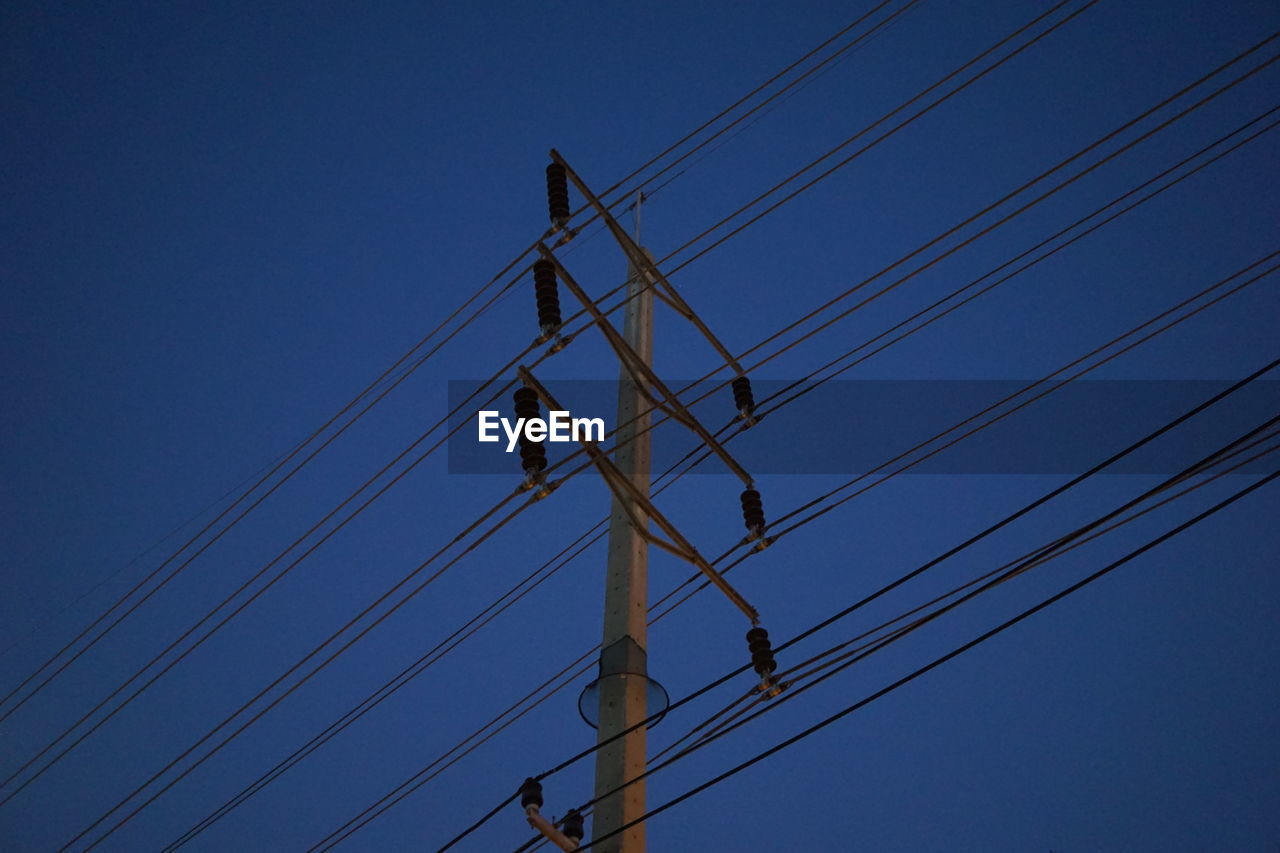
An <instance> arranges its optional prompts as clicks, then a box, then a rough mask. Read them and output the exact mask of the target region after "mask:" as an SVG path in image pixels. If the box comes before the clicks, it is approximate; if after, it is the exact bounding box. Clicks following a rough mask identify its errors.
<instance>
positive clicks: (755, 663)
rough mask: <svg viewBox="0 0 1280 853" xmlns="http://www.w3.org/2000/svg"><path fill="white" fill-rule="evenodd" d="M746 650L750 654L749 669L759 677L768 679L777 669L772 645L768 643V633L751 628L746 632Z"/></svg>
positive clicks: (760, 629) (761, 629)
mask: <svg viewBox="0 0 1280 853" xmlns="http://www.w3.org/2000/svg"><path fill="white" fill-rule="evenodd" d="M747 648H748V649H749V650H750V652H751V667H752V668H753V669H754V670H755V671H756V672H757V673H758V674H759V675H760V676H761V677H768V676H769V674H770V673H772V672H773V671H774V670H775V669H777V668H778V662H777V661H776V660H774V659H773V644H772V643H770V642H769V632H768V631H766V630H765V629H764V628H752V629H751V630H750V631H748V632H747Z"/></svg>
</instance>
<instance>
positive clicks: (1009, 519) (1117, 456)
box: [326, 359, 1280, 850]
mask: <svg viewBox="0 0 1280 853" xmlns="http://www.w3.org/2000/svg"><path fill="white" fill-rule="evenodd" d="M1277 366H1280V359H1276V360H1273V361H1272V362H1270V363H1268V364H1267V365H1265V366H1263V367H1262V368H1260V369H1258V370H1256V371H1254V372H1253V373H1252V374H1250V375H1249V376H1247V377H1245V378H1244V379H1242V380H1240V381H1238V382H1236V383H1234V384H1233V385H1231V386H1230V387H1228V388H1226V389H1224V390H1223V391H1221V392H1219V393H1217V394H1215V395H1213V396H1212V397H1210V398H1209V399H1208V400H1205V401H1204V402H1202V403H1201V404H1199V405H1197V406H1195V407H1194V408H1192V409H1190V410H1189V411H1187V412H1185V413H1183V414H1182V415H1180V416H1178V417H1177V418H1175V419H1174V420H1172V421H1170V422H1168V423H1166V424H1165V425H1163V426H1161V427H1159V428H1158V429H1156V430H1155V431H1153V432H1151V433H1149V434H1147V435H1146V436H1144V437H1142V438H1141V439H1139V440H1137V441H1135V442H1133V443H1132V444H1130V445H1129V446H1127V447H1125V448H1124V449H1122V450H1120V451H1118V452H1117V453H1114V454H1112V455H1111V456H1109V457H1108V458H1106V459H1105V460H1103V461H1102V462H1100V463H1098V464H1097V465H1095V466H1094V467H1092V468H1090V469H1089V470H1088V471H1086V472H1084V473H1083V474H1080V475H1078V476H1076V477H1074V478H1072V479H1071V480H1070V481H1068V482H1067V483H1065V484H1063V485H1061V486H1058V487H1056V488H1055V489H1053V490H1051V491H1050V492H1048V493H1046V494H1045V495H1043V496H1041V497H1040V498H1038V499H1037V500H1035V501H1033V502H1031V503H1030V504H1028V505H1027V506H1025V507H1023V508H1022V509H1020V510H1018V511H1016V512H1014V513H1012V514H1011V515H1009V516H1006V517H1005V518H1003V519H1002V520H1001V521H999V522H996V523H995V524H993V525H991V526H989V527H987V528H986V529H984V530H983V531H981V532H979V533H978V534H976V535H975V536H972V537H970V538H969V539H968V540H966V541H964V542H962V543H961V544H960V545H958V546H956V547H954V548H952V549H950V550H949V551H947V552H945V553H944V554H942V555H940V556H938V557H936V558H934V559H933V560H930V561H929V562H927V563H925V564H923V565H922V566H920V567H918V568H917V569H915V570H913V571H912V572H909V573H907V574H905V575H903V576H902V577H900V578H898V579H897V580H895V581H893V582H892V583H890V584H888V585H887V586H884V587H882V588H881V589H879V590H877V591H875V592H874V593H872V594H870V595H869V596H867V597H865V598H864V599H862V600H860V601H858V602H856V603H855V604H853V605H852V606H850V607H848V608H846V609H844V610H842V611H840V612H839V613H837V614H835V615H834V616H832V617H830V618H829V619H827V620H825V621H823V622H821V623H819V624H818V625H817V626H815V627H814V628H812V629H810V630H808V631H805V632H804V633H802V634H800V635H798V636H796V637H794V638H792V639H791V640H788V641H787V642H785V643H783V644H782V645H780V646H778V647H777V649H776V651H778V652H781V651H783V650H785V649H787V648H789V647H790V646H792V645H794V644H795V643H798V642H800V641H801V640H803V639H805V638H806V637H808V636H810V635H811V634H812V633H814V632H816V631H818V630H821V629H823V628H826V627H828V626H830V625H832V624H834V623H835V622H837V621H839V620H841V619H844V618H846V617H848V616H849V615H850V614H852V613H853V612H855V611H857V610H859V609H861V608H862V607H864V606H866V605H867V604H869V603H871V602H872V601H874V600H876V599H877V598H879V597H881V596H883V595H885V594H887V593H889V592H891V591H892V590H894V589H896V588H897V587H899V586H901V585H903V584H905V583H907V582H908V581H910V580H912V579H913V578H915V577H918V576H919V575H921V574H923V573H924V572H926V571H928V570H929V569H931V568H933V567H934V566H936V565H938V564H939V563H941V562H943V561H945V560H947V559H950V558H951V557H953V556H955V555H956V554H958V553H960V552H961V551H963V550H965V549H966V548H969V547H971V546H972V545H974V544H976V543H978V542H980V541H981V540H983V539H985V538H986V537H988V536H990V535H991V534H993V533H995V532H997V531H999V530H1000V529H1002V528H1004V527H1006V526H1007V525H1009V524H1011V523H1013V522H1014V521H1016V520H1017V519H1019V518H1021V517H1023V516H1024V515H1026V514H1028V513H1030V512H1032V511H1033V510H1035V509H1036V508H1038V507H1040V506H1042V505H1044V504H1045V503H1047V502H1048V501H1050V500H1052V499H1053V498H1055V497H1058V496H1060V495H1061V494H1063V493H1065V492H1066V491H1068V490H1069V489H1071V488H1073V487H1075V486H1077V485H1079V484H1080V483H1082V482H1084V481H1085V480H1087V479H1088V478H1090V477H1092V476H1094V475H1096V474H1098V473H1100V472H1101V471H1103V470H1105V469H1106V468H1108V467H1110V466H1111V465H1113V464H1115V463H1116V462H1118V461H1120V460H1121V459H1123V458H1125V457H1126V456H1128V455H1130V454H1132V453H1134V452H1136V451H1138V450H1140V449H1141V448H1142V447H1144V446H1146V445H1148V444H1150V443H1151V442H1152V441H1155V440H1156V439H1158V438H1159V437H1160V436H1162V435H1164V434H1166V433H1167V432H1169V431H1171V430H1173V429H1175V428H1176V427H1178V426H1179V425H1181V424H1182V423H1184V422H1186V421H1187V420H1189V419H1191V418H1193V417H1195V416H1196V415H1198V414H1200V413H1202V412H1204V411H1205V410H1207V409H1208V408H1210V407H1212V406H1214V405H1216V404H1217V403H1219V402H1221V401H1222V400H1224V399H1226V398H1227V397H1229V396H1231V395H1232V394H1234V393H1236V392H1238V391H1239V390H1240V389H1242V388H1244V387H1245V386H1246V385H1248V384H1249V383H1251V382H1253V381H1255V380H1257V379H1258V378H1260V377H1261V376H1263V375H1265V374H1266V373H1268V372H1269V371H1271V370H1273V369H1275V368H1276V367H1277ZM664 600H665V599H664ZM661 603H662V602H661V601H660V602H658V603H656V604H655V605H654V606H653V608H651V612H652V610H653V609H656V608H657V607H658V606H659V605H660V604H661ZM668 612H669V611H668ZM652 621H656V618H655V619H654V620H652ZM749 668H750V667H749V666H748V665H744V666H742V667H739V668H737V669H735V670H733V671H732V672H730V673H728V674H727V675H725V676H723V677H722V678H720V679H718V680H716V681H714V682H712V683H711V684H709V685H707V686H706V687H704V688H702V689H700V690H698V691H696V692H695V693H693V694H691V695H690V696H687V697H685V698H684V699H682V700H680V701H679V702H677V703H675V705H673V706H672V708H673V709H674V708H675V707H677V706H678V705H682V704H684V703H685V702H688V701H690V700H692V699H694V698H696V697H698V696H701V695H702V694H703V693H705V692H707V691H709V690H711V689H714V688H715V687H718V686H720V685H721V684H723V683H725V682H727V681H728V680H730V679H732V678H734V677H736V676H738V675H740V674H742V673H743V672H745V671H747V670H748V669H749ZM655 716H656V715H655ZM653 719H654V718H653V717H650V718H649V719H646V720H644V721H642V722H641V723H638V724H637V725H636V726H633V727H632V728H630V729H624V730H623V731H621V732H619V733H618V734H617V735H615V736H614V737H613V738H612V739H611V740H606V741H604V742H602V743H600V744H597V745H595V746H592V747H590V748H588V749H585V750H583V751H582V752H579V753H577V754H576V755H574V756H572V757H571V758H569V759H568V760H566V761H564V762H562V763H561V764H559V765H557V766H555V767H553V768H551V769H550V770H548V771H546V772H544V773H541V774H539V775H538V776H536V777H535V778H536V779H538V780H539V781H541V780H542V779H545V778H547V777H548V776H551V775H553V774H555V773H558V772H560V771H562V770H564V769H566V768H567V767H569V766H571V765H572V764H574V763H576V762H577V761H579V760H581V759H582V758H585V757H587V756H589V755H592V754H594V753H595V752H596V750H597V749H599V748H600V747H601V746H603V745H606V744H607V743H609V742H612V740H616V739H618V738H621V737H624V736H625V735H626V734H627V733H628V732H629V731H632V730H634V728H636V727H638V726H640V725H647V724H648V723H650V722H652V720H653ZM415 775H416V774H415ZM412 778H413V777H411V779H412ZM366 811H367V810H366ZM382 811H385V809H383V810H382ZM379 813H380V812H379ZM376 816H377V815H376V814H375V815H373V816H372V817H376ZM372 817H370V820H371V819H372ZM367 822H368V820H366V821H365V823H367ZM356 828H357V829H358V828H359V827H358V826H357V827H356ZM347 834H350V833H347ZM331 837H332V836H331ZM344 837H345V836H344ZM462 837H464V836H459V837H458V838H456V839H454V841H455V842H456V841H458V840H461V838H462ZM326 840H328V839H326ZM453 843H454V842H450V844H448V845H445V847H444V848H441V849H442V850H445V849H448V847H449V846H451V845H452V844H453Z"/></svg>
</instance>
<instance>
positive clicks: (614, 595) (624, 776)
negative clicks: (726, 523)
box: [591, 196, 653, 853]
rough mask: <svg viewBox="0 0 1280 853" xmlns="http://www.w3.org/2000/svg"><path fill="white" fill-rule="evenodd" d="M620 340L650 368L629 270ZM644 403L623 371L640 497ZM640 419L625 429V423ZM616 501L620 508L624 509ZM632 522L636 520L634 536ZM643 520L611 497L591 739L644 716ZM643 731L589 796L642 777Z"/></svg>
mask: <svg viewBox="0 0 1280 853" xmlns="http://www.w3.org/2000/svg"><path fill="white" fill-rule="evenodd" d="M639 222H640V197H639V196H638V197H637V199H636V242H637V243H638V242H639V239H640V234H639ZM628 279H629V282H630V283H629V284H628V286H627V295H628V296H629V297H631V298H630V300H629V301H628V302H627V306H626V315H625V319H624V321H623V336H624V337H625V338H626V341H627V343H628V344H630V345H631V347H632V348H633V349H634V350H635V352H636V353H637V354H638V355H639V356H640V359H641V360H642V361H643V362H644V363H645V364H646V365H652V364H653V288H651V287H648V286H647V285H648V284H649V282H648V280H647V277H646V276H644V275H642V274H641V272H640V271H639V270H638V269H637V268H636V267H635V266H634V264H628ZM648 408H649V404H648V402H647V401H646V400H645V398H644V396H643V395H642V393H641V387H640V385H639V383H637V382H636V381H635V379H633V378H632V374H631V372H629V371H628V370H627V368H626V367H625V366H624V367H623V368H622V371H621V374H620V376H619V379H618V420H617V421H616V423H618V424H619V425H620V428H619V430H618V435H617V450H616V451H615V453H614V464H615V465H616V466H617V468H618V470H619V471H620V472H621V473H622V474H623V475H624V476H625V477H627V478H628V479H629V480H630V481H631V482H632V483H633V484H634V485H635V487H636V490H637V491H638V492H639V493H640V494H641V495H643V496H644V497H645V498H648V496H649V464H650V454H649V433H648V431H647V430H648V428H649V415H648V414H641V413H642V412H647V410H648ZM637 415H640V417H639V418H638V419H637V420H636V421H635V422H634V423H629V422H630V421H631V420H632V418H636V416H637ZM623 501H626V502H627V504H626V505H624V504H623ZM631 517H635V518H637V519H639V520H641V521H642V522H643V524H644V527H645V530H644V531H641V530H637V529H636V527H635V525H634V524H633V523H632V521H631ZM648 524H649V519H648V515H647V513H646V512H645V509H644V507H643V506H641V505H639V504H638V502H636V501H634V500H631V499H629V498H627V497H625V496H622V495H618V494H615V495H614V498H613V512H612V515H611V516H610V519H609V555H608V563H607V566H606V570H605V590H604V642H603V644H602V651H601V653H600V681H599V684H598V688H599V695H600V710H599V717H598V727H597V729H598V733H599V734H598V741H597V742H602V741H605V740H607V739H608V738H610V737H612V736H614V735H616V734H617V733H618V732H620V731H622V730H624V729H626V728H629V727H631V726H634V725H636V724H637V723H639V722H640V721H641V720H643V719H645V718H646V717H647V716H648V715H649V708H648V693H649V680H648V677H647V675H648V667H647V661H646V659H647V652H646V646H647V641H646V635H647V625H648V610H649V543H648V541H647V539H646V538H645V536H644V535H643V534H644V533H647V531H648ZM645 766H646V727H644V726H640V727H639V728H637V729H636V730H635V731H633V732H631V733H630V734H627V735H626V736H624V737H622V738H619V739H618V740H616V741H614V742H613V743H611V744H609V745H608V746H605V747H603V748H601V749H600V750H599V751H598V752H597V753H596V784H595V795H596V796H597V797H598V796H600V795H601V794H604V793H605V792H607V791H611V790H613V789H615V788H617V787H619V786H620V785H622V784H623V783H625V782H626V781H627V780H629V779H634V778H636V777H637V776H639V775H640V774H641V773H643V772H644V771H645ZM644 811H645V784H644V781H643V780H642V781H640V782H636V783H634V784H631V785H628V786H627V788H626V789H625V790H623V791H621V792H619V793H617V794H614V795H613V796H611V797H609V798H607V799H605V800H602V801H601V802H599V803H597V804H596V805H595V807H594V809H593V811H592V818H591V835H592V838H600V837H601V836H603V835H606V834H608V833H610V832H613V831H614V830H616V829H617V828H618V827H620V826H622V825H624V824H626V823H629V822H631V821H633V820H635V819H637V818H639V817H640V816H641V815H643V814H644ZM592 849H596V850H599V851H601V853H643V851H644V849H645V837H644V824H643V823H640V824H636V825H635V826H633V827H631V828H630V829H628V830H627V831H626V832H623V833H620V834H618V835H614V836H613V837H611V838H609V839H607V840H605V841H604V842H602V843H601V844H600V845H599V846H598V847H595V848H592Z"/></svg>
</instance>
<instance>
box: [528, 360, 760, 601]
mask: <svg viewBox="0 0 1280 853" xmlns="http://www.w3.org/2000/svg"><path fill="white" fill-rule="evenodd" d="M516 374H517V375H518V376H519V377H520V379H521V381H523V382H524V383H525V385H526V386H528V387H529V388H532V389H533V390H534V392H535V393H536V394H537V395H538V397H540V398H541V399H542V402H543V404H545V405H546V406H547V409H548V410H549V411H564V407H563V406H561V405H560V403H559V402H558V401H557V400H556V398H555V397H553V396H552V395H551V392H550V391H548V390H547V389H546V388H545V387H543V385H542V383H541V382H539V381H538V380H537V379H536V378H535V377H534V375H533V374H532V373H530V372H529V370H528V368H526V367H525V366H524V365H520V366H518V367H517V368H516ZM578 443H579V444H581V445H582V448H583V450H585V451H586V453H587V455H588V456H589V457H591V461H592V462H593V463H594V464H595V466H596V468H597V469H599V471H600V475H601V477H602V478H603V479H604V482H605V485H606V486H608V487H609V489H610V491H612V492H613V493H614V495H616V496H617V497H618V503H619V504H620V505H621V506H622V508H623V510H624V511H625V512H626V513H627V516H628V517H629V518H630V519H631V523H632V524H633V525H634V526H635V528H636V532H638V533H639V534H640V535H641V536H643V537H644V538H645V539H646V540H647V541H648V542H650V543H651V544H653V545H656V546H658V547H659V548H661V549H663V550H664V551H667V552H669V553H671V554H673V555H675V556H677V557H679V558H681V559H682V560H686V561H688V562H689V563H691V564H692V565H693V566H694V567H695V568H697V569H698V571H700V572H702V573H703V574H704V575H706V577H707V580H709V581H711V583H712V584H714V585H715V587H716V588H717V589H719V590H720V591H721V592H722V593H724V595H725V596H726V597H727V598H728V599H729V600H730V601H731V602H733V604H734V606H736V607H737V608H738V609H739V610H741V611H742V612H743V613H745V614H746V616H747V618H748V619H750V620H751V624H753V625H754V624H756V623H757V622H759V621H760V614H759V613H758V612H757V611H756V609H755V608H754V607H752V606H751V605H750V604H748V603H747V600H746V599H745V598H743V597H742V595H741V593H739V592H738V591H737V590H736V589H734V588H733V587H732V586H730V585H729V582H728V581H726V580H725V579H724V578H723V577H722V576H721V574H720V573H719V572H718V571H716V570H715V568H714V567H712V565H711V564H710V563H708V562H707V561H706V559H705V558H704V557H703V556H702V555H701V554H699V553H698V549H697V548H694V547H693V545H692V544H690V543H689V540H687V539H685V538H684V536H683V535H681V533H680V531H679V529H678V528H676V526H675V525H674V524H672V523H671V522H670V521H668V520H667V518H666V516H664V515H663V514H662V513H661V512H659V511H658V508H657V507H656V506H654V505H653V502H652V501H651V500H650V499H649V498H648V497H647V496H645V495H643V494H641V493H640V491H639V490H638V489H637V488H636V487H635V484H634V483H632V482H631V480H630V478H628V477H627V476H626V475H624V474H623V473H622V472H621V471H619V470H618V468H617V466H616V465H614V464H613V460H611V459H610V458H609V457H608V455H607V454H606V453H605V452H604V451H602V450H601V449H600V448H599V447H598V446H597V445H596V443H595V442H594V441H589V440H587V439H585V438H580V439H578ZM632 504H635V505H636V506H639V507H640V508H642V509H643V511H644V513H645V515H647V516H648V517H649V518H650V519H651V520H652V521H653V523H654V524H655V525H657V526H658V527H659V528H660V529H661V530H662V532H663V533H665V534H666V535H667V536H668V537H670V539H671V541H670V542H668V541H666V540H665V539H662V538H661V537H659V536H656V535H654V534H653V532H652V531H650V530H649V529H648V525H647V524H645V523H643V522H642V521H641V520H640V519H639V518H637V517H636V515H635V510H633V509H632V508H631V505H632Z"/></svg>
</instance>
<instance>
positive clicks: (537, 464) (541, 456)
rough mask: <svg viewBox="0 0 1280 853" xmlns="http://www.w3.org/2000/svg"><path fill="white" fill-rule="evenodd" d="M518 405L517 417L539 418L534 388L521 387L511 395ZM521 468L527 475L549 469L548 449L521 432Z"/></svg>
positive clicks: (526, 418)
mask: <svg viewBox="0 0 1280 853" xmlns="http://www.w3.org/2000/svg"><path fill="white" fill-rule="evenodd" d="M511 399H512V400H514V401H515V404H516V417H517V418H524V419H525V420H526V421H527V420H529V419H530V418H536V417H538V411H539V410H538V393H537V392H536V391H534V390H533V389H532V388H528V387H524V386H521V387H520V388H517V389H516V390H515V393H514V394H512V395H511ZM519 441H520V467H521V468H523V469H524V472H525V473H526V474H536V473H538V472H539V471H541V470H543V469H544V468H546V467H547V448H546V447H545V446H544V445H543V443H542V442H540V441H531V440H529V439H528V438H526V437H525V434H524V430H523V429H522V430H521V431H520V437H519Z"/></svg>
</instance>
